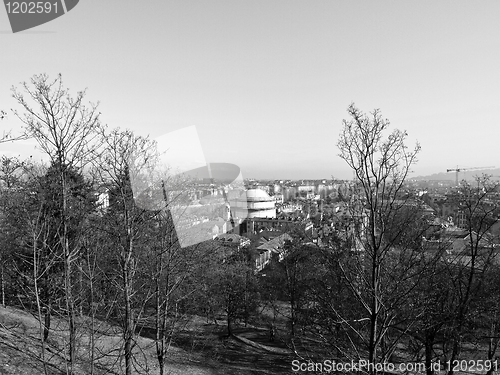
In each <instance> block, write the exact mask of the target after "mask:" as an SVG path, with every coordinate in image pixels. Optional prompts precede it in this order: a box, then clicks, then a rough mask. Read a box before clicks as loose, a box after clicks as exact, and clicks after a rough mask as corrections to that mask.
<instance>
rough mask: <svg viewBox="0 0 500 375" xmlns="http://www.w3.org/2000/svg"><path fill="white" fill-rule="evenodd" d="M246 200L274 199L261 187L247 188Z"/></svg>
mask: <svg viewBox="0 0 500 375" xmlns="http://www.w3.org/2000/svg"><path fill="white" fill-rule="evenodd" d="M247 200H248V201H273V200H274V199H273V198H271V197H270V196H269V194H267V193H266V192H265V191H264V190H262V189H249V190H247Z"/></svg>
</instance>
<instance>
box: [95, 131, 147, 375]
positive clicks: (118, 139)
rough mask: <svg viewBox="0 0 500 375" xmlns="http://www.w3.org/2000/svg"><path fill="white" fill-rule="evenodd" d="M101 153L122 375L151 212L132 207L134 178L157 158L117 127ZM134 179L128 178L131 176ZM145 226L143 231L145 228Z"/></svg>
mask: <svg viewBox="0 0 500 375" xmlns="http://www.w3.org/2000/svg"><path fill="white" fill-rule="evenodd" d="M102 135H103V138H104V140H105V150H104V152H103V153H102V154H101V155H100V157H99V159H97V160H96V168H95V170H96V173H97V174H98V177H99V180H100V181H101V183H102V185H103V186H104V187H106V188H107V191H108V194H109V209H108V210H107V212H106V213H105V215H104V216H103V225H102V228H101V230H102V231H103V232H104V234H105V238H106V241H105V242H104V243H103V244H102V248H103V250H104V249H106V250H104V251H106V252H108V253H109V255H110V258H111V259H110V261H111V262H113V263H112V264H114V265H115V264H116V263H117V267H112V268H111V269H110V272H112V273H116V275H114V276H115V277H116V282H115V283H114V285H115V287H116V288H117V291H118V292H119V294H120V295H121V302H122V305H121V307H123V314H121V312H120V314H119V315H120V316H121V319H120V322H121V325H122V335H123V351H124V358H125V373H126V374H127V375H130V374H132V369H133V348H134V346H135V328H136V316H135V313H136V311H135V310H136V309H135V307H136V306H135V304H134V302H135V301H137V300H138V295H137V293H138V292H139V290H140V289H141V288H140V287H139V285H138V283H137V280H138V272H139V271H140V269H141V261H147V258H148V256H149V254H148V253H147V251H148V246H147V243H146V241H147V228H148V225H149V224H151V222H152V218H154V216H155V213H154V212H152V211H148V210H145V209H143V208H141V207H139V206H138V205H137V204H136V199H135V198H136V197H135V196H134V190H133V186H132V178H135V177H136V176H137V174H138V172H139V171H141V170H142V169H143V168H147V167H148V162H149V161H150V160H151V158H152V157H154V155H155V147H154V144H153V143H152V142H151V141H150V140H148V139H147V138H143V137H139V136H135V135H134V134H133V133H132V132H131V131H128V130H127V131H120V130H119V129H115V130H113V131H111V133H109V134H106V133H103V134H102ZM131 176H132V177H131ZM145 228H146V229H145Z"/></svg>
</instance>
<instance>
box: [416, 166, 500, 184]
mask: <svg viewBox="0 0 500 375" xmlns="http://www.w3.org/2000/svg"><path fill="white" fill-rule="evenodd" d="M483 174H488V175H492V176H494V177H493V179H494V180H499V179H500V168H495V169H477V170H473V171H463V172H459V173H458V180H459V181H461V180H463V179H466V180H473V179H474V177H475V176H481V175H483ZM455 175H456V173H455V172H441V173H434V174H431V175H429V176H418V177H412V178H409V179H408V180H416V181H424V180H425V181H444V180H451V181H455Z"/></svg>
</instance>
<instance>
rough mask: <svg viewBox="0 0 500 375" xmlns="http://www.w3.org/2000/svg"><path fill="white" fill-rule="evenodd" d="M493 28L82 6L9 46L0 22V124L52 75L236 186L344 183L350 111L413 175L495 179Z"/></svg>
mask: <svg viewBox="0 0 500 375" xmlns="http://www.w3.org/2000/svg"><path fill="white" fill-rule="evenodd" d="M499 16H500V4H498V3H496V2H493V1H490V2H482V3H480V4H473V3H470V2H463V1H460V2H453V3H452V2H443V3H438V4H436V3H433V2H430V1H424V2H418V3H405V4H401V3H396V2H388V1H382V2H377V3H348V2H342V1H336V2H329V1H314V2H305V1H302V2H301V1H291V2H289V1H273V2H265V1H252V2H231V1H212V2H191V1H188V2H160V1H157V2H152V3H151V4H149V5H148V7H145V6H144V5H143V4H141V3H139V2H127V3H118V2H116V3H115V2H112V1H110V2H105V3H103V2H97V1H95V0H87V1H85V2H81V3H80V4H79V5H78V7H76V8H75V9H74V10H73V11H72V12H70V13H68V14H66V15H65V16H64V17H60V18H58V19H56V20H54V21H52V22H50V23H47V24H44V25H41V26H39V27H36V28H34V29H32V30H28V31H25V32H20V33H17V34H12V33H10V31H9V24H8V20H7V15H6V13H5V12H0V39H1V40H2V56H1V57H0V61H1V66H2V69H1V70H0V83H1V84H0V109H3V110H5V111H7V112H8V117H7V118H6V119H4V120H3V121H2V122H1V123H0V125H1V126H2V129H13V130H14V131H15V130H16V129H17V128H18V127H19V126H20V122H19V121H18V120H17V119H16V118H15V116H14V115H13V114H12V113H11V112H10V109H11V108H17V109H19V107H16V104H15V102H14V100H13V99H12V98H11V92H10V88H11V86H17V87H19V83H20V82H21V81H28V80H29V79H30V77H31V76H33V75H34V74H39V73H47V74H49V75H50V77H52V78H55V76H56V74H58V73H61V74H62V76H63V82H64V84H65V85H66V86H67V87H68V88H70V89H71V91H72V92H73V93H76V91H79V90H82V89H85V88H88V90H87V96H86V99H87V100H90V101H92V102H97V101H100V103H101V105H100V111H101V112H102V121H103V123H106V124H108V125H109V126H110V127H111V128H114V127H122V128H129V129H131V130H133V131H134V132H136V133H137V134H139V135H148V134H150V135H151V137H152V138H155V137H158V136H161V135H163V134H166V133H169V132H172V131H174V130H179V129H182V128H185V127H188V126H196V129H197V131H198V134H199V137H200V143H201V147H202V148H203V153H204V156H205V160H206V161H207V162H209V163H232V164H235V165H237V166H239V167H240V168H241V171H242V175H243V177H244V178H257V179H323V178H325V179H329V178H331V177H335V178H339V179H351V178H352V172H351V171H350V170H349V168H348V167H347V166H346V165H345V163H344V162H343V161H342V160H341V159H340V158H339V157H338V156H337V154H338V150H337V147H336V143H337V138H338V134H339V133H340V131H341V128H342V120H343V119H348V114H347V107H348V105H349V104H350V103H351V102H354V103H355V104H356V106H358V107H359V108H360V109H361V110H362V111H364V112H370V111H372V110H374V109H375V108H380V110H381V113H382V116H383V117H384V118H387V119H389V121H390V122H391V129H395V128H399V129H405V130H407V131H408V133H409V144H408V145H409V146H412V145H413V144H414V142H415V141H417V140H418V141H419V142H420V144H421V146H422V152H421V153H420V155H419V161H418V163H417V164H416V165H415V167H414V168H412V169H413V171H414V173H413V174H412V176H409V177H416V176H421V175H430V174H433V173H439V172H444V171H446V169H448V168H454V167H456V166H457V165H458V166H459V167H482V166H490V165H492V166H493V165H495V166H499V164H500V163H498V156H497V153H496V148H497V139H498V135H500V130H498V129H499V127H498V124H497V123H498V120H497V116H496V111H495V110H496V108H497V103H498V102H499V99H500V92H499V91H498V89H497V87H498V85H499V84H500V72H499V70H498V69H497V66H499V65H500V52H499V51H500V49H499V48H498V47H500V41H499V40H498V38H496V37H495V36H496V35H498V31H500V26H499V25H498V22H497V21H496V20H497V19H498V17H499ZM89 20H92V22H90V23H89ZM26 144H27V146H22V145H19V144H16V145H2V146H1V147H0V152H1V153H4V154H5V153H8V154H13V155H17V154H21V155H22V156H27V155H30V154H33V151H32V148H33V142H32V141H29V142H26Z"/></svg>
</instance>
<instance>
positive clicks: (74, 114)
mask: <svg viewBox="0 0 500 375" xmlns="http://www.w3.org/2000/svg"><path fill="white" fill-rule="evenodd" d="M21 86H22V91H19V90H17V89H16V88H13V89H12V91H13V97H14V98H15V99H16V100H17V102H18V104H19V105H20V107H21V109H22V111H23V112H22V113H19V112H17V111H15V112H14V113H15V115H16V116H17V117H18V118H19V119H20V120H21V121H22V122H23V124H24V129H25V132H26V134H27V136H28V137H32V138H34V139H35V140H36V141H37V142H38V145H39V147H40V148H41V149H42V151H44V152H45V153H46V154H47V155H48V156H49V158H50V160H51V164H52V166H54V168H55V170H56V174H57V176H58V179H59V185H58V186H59V189H60V197H61V199H60V200H59V202H58V204H59V205H60V207H59V208H60V212H61V228H60V230H59V231H58V240H59V243H60V246H61V248H62V253H63V262H64V291H65V300H66V311H67V319H68V324H69V345H68V352H69V361H68V363H67V365H68V367H67V371H68V373H72V372H73V366H74V364H75V360H76V322H75V319H76V304H75V296H74V291H73V273H74V264H75V262H77V261H78V259H79V252H80V249H81V247H80V245H79V242H78V241H76V242H73V245H74V246H72V245H71V244H70V240H69V237H70V233H69V231H70V224H69V218H70V215H69V213H68V212H69V210H70V207H69V191H68V183H69V181H68V173H67V171H68V169H74V170H76V171H81V170H82V169H83V168H84V167H85V165H87V164H88V162H89V161H90V159H92V157H94V154H95V152H96V150H98V149H99V142H100V139H101V138H100V134H101V133H100V129H101V128H102V127H101V124H100V121H99V113H98V112H97V105H94V104H90V105H89V106H88V107H87V106H86V105H84V103H83V100H84V97H85V91H80V92H78V93H77V94H76V96H72V95H71V94H70V92H69V90H68V89H66V88H64V86H63V82H62V77H61V75H58V77H57V78H56V79H54V80H50V79H49V77H48V76H47V75H45V74H41V75H35V76H33V78H32V79H31V82H30V84H28V83H26V82H24V83H22V85H21Z"/></svg>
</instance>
